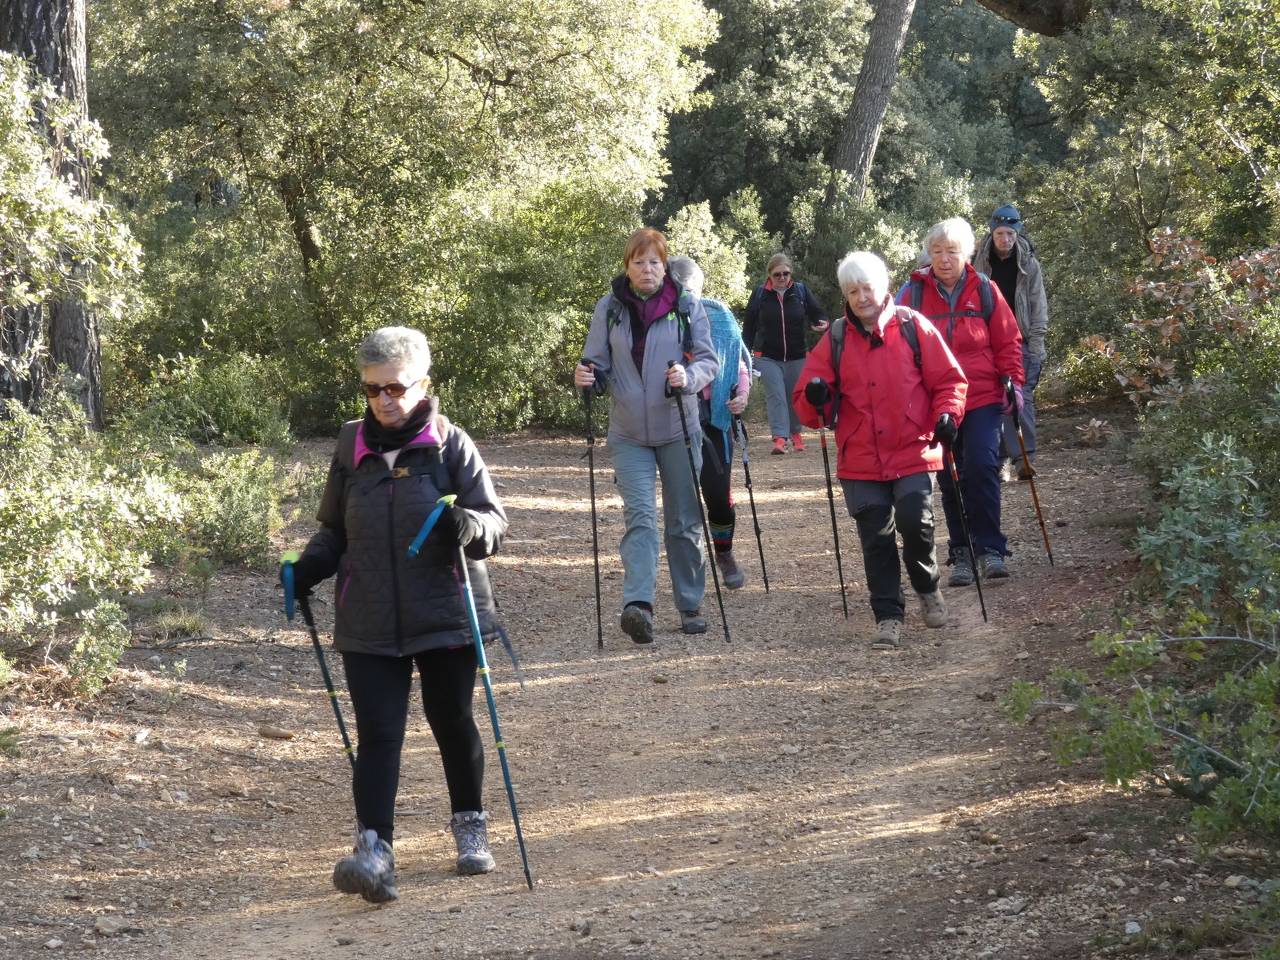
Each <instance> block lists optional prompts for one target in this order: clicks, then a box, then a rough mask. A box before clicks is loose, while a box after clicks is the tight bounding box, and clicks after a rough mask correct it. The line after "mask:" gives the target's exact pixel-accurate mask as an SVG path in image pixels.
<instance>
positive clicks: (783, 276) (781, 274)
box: [769, 270, 791, 280]
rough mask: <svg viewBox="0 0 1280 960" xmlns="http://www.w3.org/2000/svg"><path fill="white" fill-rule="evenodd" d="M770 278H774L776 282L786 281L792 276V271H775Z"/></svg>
mask: <svg viewBox="0 0 1280 960" xmlns="http://www.w3.org/2000/svg"><path fill="white" fill-rule="evenodd" d="M769 276H771V277H773V279H775V280H784V279H786V278H787V277H789V276H791V271H790V270H775V271H773V273H771V274H769Z"/></svg>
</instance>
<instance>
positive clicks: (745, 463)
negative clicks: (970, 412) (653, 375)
mask: <svg viewBox="0 0 1280 960" xmlns="http://www.w3.org/2000/svg"><path fill="white" fill-rule="evenodd" d="M579 362H580V363H581V364H582V365H583V366H586V367H590V366H591V361H589V360H588V359H587V358H586V357H583V358H581V360H580V361H579ZM673 366H675V361H674V360H669V361H667V369H668V370H669V369H671V367H673ZM580 392H581V396H582V405H583V410H584V414H585V417H586V427H587V431H586V433H587V452H586V454H585V456H586V458H587V470H588V474H589V476H590V484H591V557H592V563H593V565H594V567H595V577H596V649H597V650H603V649H604V616H603V613H602V611H601V600H600V528H599V517H598V514H597V512H596V432H595V430H596V428H595V411H594V410H593V409H592V400H593V399H594V395H595V391H594V389H593V388H591V387H584V388H583V389H582V390H581V391H580ZM666 394H667V396H668V397H671V398H672V399H674V400H675V404H676V409H677V410H678V411H679V413H680V432H681V433H682V434H683V436H684V448H685V452H686V454H687V455H688V457H689V473H690V476H691V478H692V480H693V490H694V495H695V496H696V497H697V499H698V515H699V517H700V519H701V520H702V537H703V542H704V544H705V545H706V549H707V557H708V564H709V565H710V567H711V576H712V579H713V581H714V582H715V588H716V603H717V604H718V605H719V608H720V623H721V624H722V625H723V627H724V639H725V642H726V643H730V642H732V638H731V637H730V635H729V620H728V618H727V617H726V616H725V613H724V595H723V594H722V593H721V590H720V573H719V570H718V568H717V567H716V563H715V560H714V549H715V548H714V545H713V543H712V540H711V526H710V524H709V523H708V522H707V511H706V507H705V506H704V504H703V502H702V484H701V481H700V478H699V476H698V467H697V464H696V463H695V462H694V458H693V441H692V439H691V438H690V434H689V421H688V418H687V415H686V414H685V410H684V403H683V401H682V400H681V395H680V394H678V393H676V392H675V391H673V390H672V389H671V387H670V386H668V387H667V388H666ZM733 425H734V433H735V435H738V436H740V437H741V443H740V446H741V448H742V471H743V476H744V478H745V481H746V487H747V496H748V498H749V499H750V501H751V521H752V524H753V525H754V526H755V532H756V547H757V549H758V550H759V551H760V573H761V576H762V577H763V579H764V589H765V592H766V593H768V592H769V573H768V570H767V569H766V568H765V563H764V540H763V539H762V537H761V533H760V518H759V517H758V516H757V515H756V496H755V492H754V490H753V489H752V486H751V464H750V457H749V455H748V453H747V428H746V426H745V425H744V424H743V422H742V417H741V416H739V415H737V414H734V417H733Z"/></svg>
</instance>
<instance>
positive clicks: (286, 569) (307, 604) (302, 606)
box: [281, 551, 356, 774]
mask: <svg viewBox="0 0 1280 960" xmlns="http://www.w3.org/2000/svg"><path fill="white" fill-rule="evenodd" d="M282 559H283V561H284V566H283V568H282V573H281V579H282V580H283V581H284V615H285V619H287V620H288V621H289V622H290V623H292V622H293V604H294V595H293V564H294V562H295V561H296V560H297V559H298V554H297V553H296V552H293V551H290V552H289V553H286V554H285V555H284V557H283V558H282ZM297 603H298V609H299V610H301V611H302V622H303V623H305V624H306V625H307V630H308V631H309V632H310V633H311V646H312V647H313V648H314V649H315V651H316V659H317V660H319V661H320V675H321V676H322V677H324V690H325V693H327V694H328V695H329V704H330V705H331V706H332V707H333V716H334V719H336V720H337V721H338V732H339V733H340V734H342V750H343V752H344V753H346V755H347V759H348V760H350V761H351V772H352V774H354V773H355V772H356V754H355V751H354V750H352V749H351V738H350V737H349V736H348V735H347V725H346V723H344V722H343V720H342V707H340V706H339V705H338V691H336V690H335V689H334V688H333V677H332V676H331V675H330V674H329V664H328V663H327V662H326V661H325V658H324V648H323V647H322V646H320V634H318V633H317V632H316V621H315V618H314V617H312V616H311V601H310V599H309V598H307V597H298V598H297Z"/></svg>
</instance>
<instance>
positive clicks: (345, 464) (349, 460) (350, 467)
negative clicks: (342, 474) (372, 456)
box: [338, 420, 362, 475]
mask: <svg viewBox="0 0 1280 960" xmlns="http://www.w3.org/2000/svg"><path fill="white" fill-rule="evenodd" d="M361 422H362V421H360V420H348V421H347V422H346V423H344V424H343V425H342V429H341V430H339V431H338V466H339V467H341V468H342V469H343V470H344V471H346V473H347V474H348V475H350V474H353V473H355V472H356V433H357V431H359V429H360V424H361Z"/></svg>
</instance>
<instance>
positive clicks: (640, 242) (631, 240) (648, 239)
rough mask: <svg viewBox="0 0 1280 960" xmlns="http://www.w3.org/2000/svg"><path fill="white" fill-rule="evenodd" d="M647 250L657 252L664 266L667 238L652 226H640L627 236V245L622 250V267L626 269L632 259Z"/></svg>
mask: <svg viewBox="0 0 1280 960" xmlns="http://www.w3.org/2000/svg"><path fill="white" fill-rule="evenodd" d="M648 250H653V251H654V252H655V253H657V255H658V259H659V260H661V261H662V265H663V266H666V264H667V238H666V237H664V236H663V235H662V234H661V233H660V232H659V231H657V230H655V229H653V227H641V228H640V229H639V230H637V231H636V232H635V233H633V234H631V236H630V237H628V238H627V245H626V247H625V248H623V251H622V269H623V270H626V269H627V267H628V266H629V265H630V264H631V261H632V260H634V259H635V258H636V257H638V256H639V255H640V254H642V253H645V252H646V251H648Z"/></svg>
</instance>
